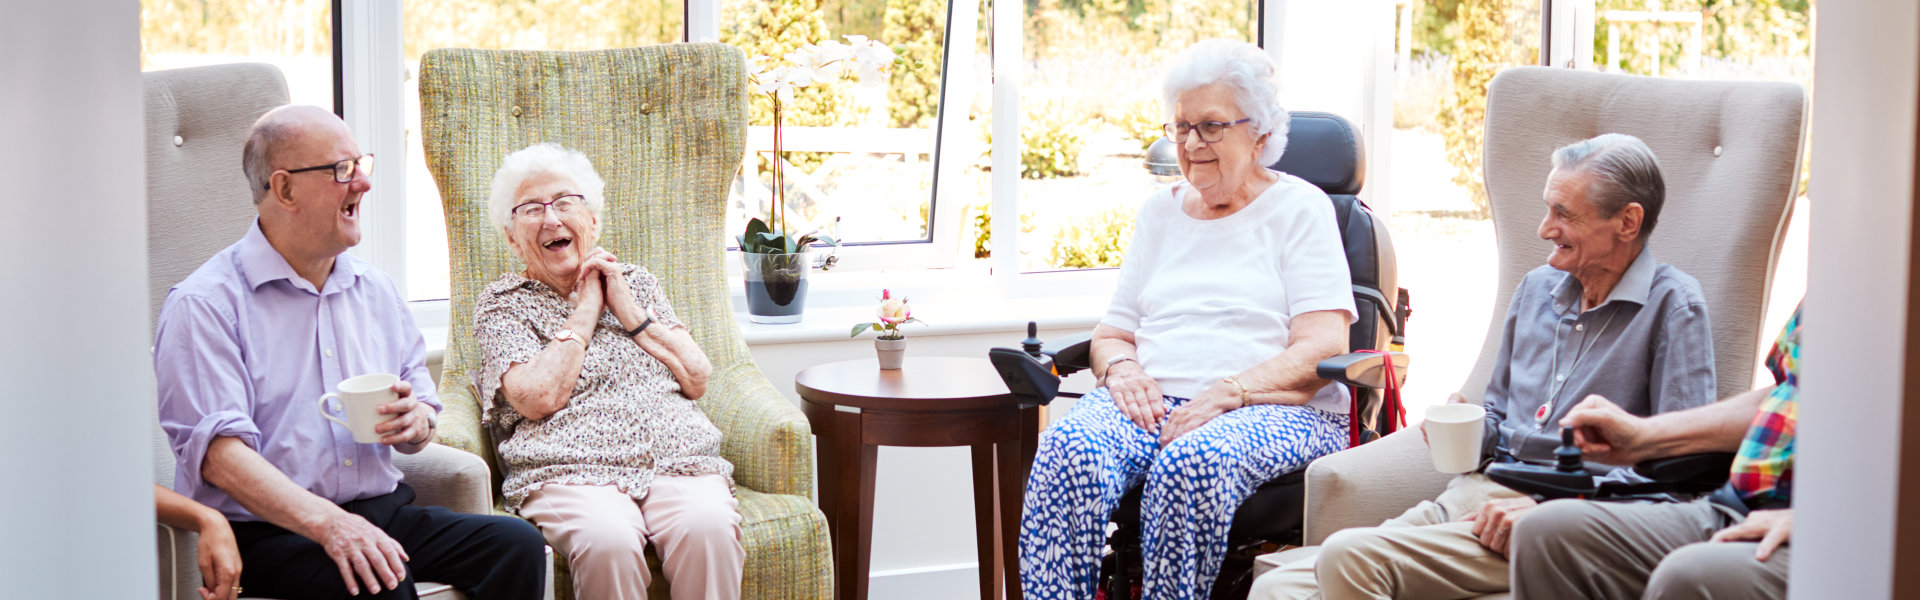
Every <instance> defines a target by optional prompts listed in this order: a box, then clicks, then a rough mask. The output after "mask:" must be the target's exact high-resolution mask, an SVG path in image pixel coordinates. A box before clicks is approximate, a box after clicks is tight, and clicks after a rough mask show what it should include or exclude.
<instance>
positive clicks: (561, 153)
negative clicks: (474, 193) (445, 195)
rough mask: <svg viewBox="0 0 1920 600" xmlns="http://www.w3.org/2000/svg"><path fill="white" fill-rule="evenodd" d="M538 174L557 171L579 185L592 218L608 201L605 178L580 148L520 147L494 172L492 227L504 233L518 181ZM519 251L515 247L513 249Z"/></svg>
mask: <svg viewBox="0 0 1920 600" xmlns="http://www.w3.org/2000/svg"><path fill="white" fill-rule="evenodd" d="M541 173H558V174H561V175H566V176H567V177H570V178H572V179H573V184H574V185H577V186H580V189H579V192H580V195H581V196H584V197H585V198H586V199H587V211H588V212H590V213H591V214H593V216H595V217H599V216H600V208H601V207H603V206H605V205H606V203H607V199H606V194H605V192H606V190H607V180H605V179H601V178H600V174H599V173H598V172H595V171H594V170H593V161H591V160H587V155H585V154H581V153H580V151H579V150H568V149H566V148H563V147H561V146H560V145H559V144H534V145H532V146H527V147H526V148H522V149H520V150H518V151H516V152H514V153H513V154H508V155H507V158H505V159H504V160H501V161H500V170H498V171H494V172H493V191H492V193H491V194H490V195H489V196H488V197H487V215H488V216H489V217H491V218H492V220H493V228H494V229H496V230H498V231H499V232H500V235H503V236H504V235H506V234H507V229H508V228H509V227H512V226H513V205H514V202H515V201H516V200H518V198H515V197H514V195H515V193H517V192H519V191H520V184H521V183H522V182H525V181H526V180H527V178H529V177H533V176H534V175H539V174H541ZM509 246H511V244H509ZM515 252H516V253H517V252H518V251H517V250H516V251H515Z"/></svg>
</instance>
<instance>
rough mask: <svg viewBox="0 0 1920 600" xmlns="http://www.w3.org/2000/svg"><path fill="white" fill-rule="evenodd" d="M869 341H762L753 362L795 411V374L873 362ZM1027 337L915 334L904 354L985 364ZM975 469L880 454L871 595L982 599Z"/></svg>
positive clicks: (962, 461)
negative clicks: (995, 350) (991, 354)
mask: <svg viewBox="0 0 1920 600" xmlns="http://www.w3.org/2000/svg"><path fill="white" fill-rule="evenodd" d="M917 312H919V311H917ZM929 314H931V313H929ZM1096 316H1097V315H1096ZM929 318H931V317H929ZM809 320H812V317H811V316H809ZM1090 329H1091V326H1088V327H1085V328H1075V329H1053V330H1042V331H1041V332H1040V337H1041V338H1043V339H1052V338H1055V337H1059V336H1063V335H1069V334H1072V333H1076V332H1085V331H1088V330H1090ZM841 331H843V332H844V329H842V330H841ZM909 333H913V332H911V331H909ZM841 335H842V336H844V335H845V334H844V333H841ZM871 337H872V336H871V335H868V336H865V337H862V338H859V339H853V340H838V341H824V342H806V343H791V344H772V343H759V344H754V345H753V358H754V361H755V362H756V363H758V364H759V365H760V370H761V371H764V372H765V373H766V374H767V378H768V379H770V380H772V381H773V382H774V387H776V388H779V389H780V391H781V392H782V393H785V394H786V395H787V399H788V400H791V401H793V402H794V404H795V405H796V406H797V405H799V402H800V398H799V395H798V394H796V393H795V392H794V389H793V384H792V381H793V377H794V375H795V374H797V373H799V372H800V370H801V369H804V368H806V367H808V366H812V365H816V364H821V363H827V362H833V361H838V360H848V359H855V358H870V357H872V356H873V342H872V340H871V339H870V338H871ZM1024 337H1026V331H1024V330H1021V331H1012V330H1008V331H1005V332H992V333H971V334H963V335H924V334H922V335H913V336H912V337H911V338H909V344H910V346H909V347H908V350H907V353H908V354H909V355H911V356H977V357H980V358H981V359H983V360H984V359H985V358H986V355H987V349H988V348H992V347H994V346H1006V347H1018V346H1019V342H1020V339H1021V338H1024ZM1088 378H1089V376H1088V375H1078V376H1076V377H1075V379H1074V380H1070V381H1071V382H1072V384H1070V385H1069V388H1070V389H1076V390H1082V389H1084V388H1085V387H1087V386H1088V385H1089V383H1088V382H1087V381H1086V380H1087V379H1088ZM1071 406H1072V401H1071V400H1062V401H1059V402H1055V403H1054V404H1053V407H1052V408H1051V409H1050V410H1051V416H1052V417H1053V418H1055V419H1057V418H1059V417H1060V416H1061V415H1064V414H1066V410H1067V409H1068V408H1069V407H1071ZM972 469H973V467H972V462H971V460H970V458H969V454H968V451H967V449H966V448H965V447H953V448H895V447H881V448H880V452H879V464H878V465H877V466H876V467H875V475H874V482H875V483H874V501H873V528H874V533H873V546H872V548H873V564H872V567H871V571H870V572H871V573H872V576H873V579H872V587H871V588H870V590H871V591H870V593H869V596H870V597H872V598H875V599H876V600H888V599H893V598H913V599H915V600H942V599H949V598H950V599H953V600H962V599H966V598H979V597H980V591H979V579H978V578H977V573H978V571H976V570H975V569H976V567H977V566H978V561H979V557H978V556H977V555H976V554H975V552H976V550H975V546H974V530H973V480H972V475H971V473H972V472H973V471H972Z"/></svg>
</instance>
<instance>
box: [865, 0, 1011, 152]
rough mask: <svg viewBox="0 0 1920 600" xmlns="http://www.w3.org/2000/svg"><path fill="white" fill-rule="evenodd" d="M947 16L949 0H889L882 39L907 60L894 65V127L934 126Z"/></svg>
mask: <svg viewBox="0 0 1920 600" xmlns="http://www.w3.org/2000/svg"><path fill="white" fill-rule="evenodd" d="M946 15H947V2H946V0H887V29H886V33H885V34H883V35H882V36H881V37H880V38H879V39H880V41H882V42H886V43H887V44H888V45H891V46H893V48H894V51H895V52H897V53H899V55H900V58H903V59H905V60H906V61H907V64H906V65H898V66H896V67H895V68H894V70H893V75H892V77H891V81H890V84H889V85H888V86H887V120H888V121H890V122H891V123H892V124H893V126H894V127H914V128H924V127H932V126H933V119H934V117H935V116H937V115H938V111H939V108H940V59H941V56H940V47H941V44H942V43H943V42H944V38H945V36H946V28H945V23H944V22H945V21H946ZM982 37H985V36H982ZM906 66H911V67H912V68H901V67H906Z"/></svg>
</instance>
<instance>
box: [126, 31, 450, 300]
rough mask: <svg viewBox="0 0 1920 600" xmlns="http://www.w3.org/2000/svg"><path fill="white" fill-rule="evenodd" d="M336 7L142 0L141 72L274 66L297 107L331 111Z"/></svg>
mask: <svg viewBox="0 0 1920 600" xmlns="http://www.w3.org/2000/svg"><path fill="white" fill-rule="evenodd" d="M330 6H331V3H330V2H328V0H287V1H285V2H274V3H260V2H252V1H249V0H141V2H140V70H142V71H157V70H162V69H180V68H185V67H198V66H203V65H216V64H224V63H237V62H254V63H268V64H271V65H273V66H275V67H279V68H280V73H281V74H282V75H284V76H286V78H287V93H288V95H289V97H291V98H292V100H293V103H294V104H311V105H314V106H319V107H321V108H325V109H327V110H333V25H332V20H333V16H332V9H331V8H329V7H330ZM236 168H237V167H236ZM442 270H445V269H442Z"/></svg>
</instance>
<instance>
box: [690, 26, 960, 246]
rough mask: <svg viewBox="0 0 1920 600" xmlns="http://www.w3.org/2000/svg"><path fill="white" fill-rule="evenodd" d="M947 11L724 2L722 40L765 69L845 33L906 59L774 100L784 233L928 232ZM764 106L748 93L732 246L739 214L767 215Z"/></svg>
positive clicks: (872, 240) (914, 236)
mask: <svg viewBox="0 0 1920 600" xmlns="http://www.w3.org/2000/svg"><path fill="white" fill-rule="evenodd" d="M947 12H948V6H947V0H726V1H725V2H722V3H721V12H720V18H719V27H720V41H722V42H725V43H728V44H732V45H734V46H737V47H739V48H740V49H741V50H743V51H745V52H746V53H747V55H748V56H750V57H756V56H764V57H767V59H766V65H765V66H767V67H768V68H776V67H779V66H783V65H786V64H787V60H786V59H785V58H784V57H785V56H786V55H787V54H788V53H790V52H793V51H794V50H795V49H796V48H799V47H801V46H802V45H806V44H814V43H818V42H822V41H834V42H840V43H847V42H848V41H849V38H848V36H859V37H864V38H868V39H873V40H879V41H881V42H883V43H885V44H887V45H888V46H890V47H892V48H893V49H894V50H895V52H897V53H898V54H899V56H900V57H901V58H903V59H905V62H906V64H904V65H896V68H895V69H894V70H893V72H892V73H891V74H890V75H889V76H886V77H884V78H881V79H879V80H874V81H869V82H865V84H864V85H863V84H862V83H857V82H855V81H852V80H827V81H820V82H815V83H813V84H812V85H810V86H807V87H805V88H801V89H799V90H796V91H794V92H793V93H792V95H791V96H789V97H786V98H785V99H784V100H783V101H782V106H783V111H782V119H781V126H782V128H783V132H782V135H783V140H782V145H783V147H784V150H785V161H784V164H783V165H781V166H782V168H783V173H784V179H783V183H781V187H782V189H783V191H784V194H783V196H784V198H785V200H784V203H785V206H786V214H785V218H786V219H787V229H789V230H791V231H793V232H796V233H800V232H807V231H812V230H815V229H823V230H825V231H827V232H828V233H829V234H831V235H833V236H834V237H836V238H838V239H839V240H840V241H842V242H843V243H848V244H855V245H891V244H889V243H900V242H927V241H931V240H932V239H933V235H934V233H933V231H932V224H933V222H934V215H935V213H934V207H935V199H934V188H935V185H934V173H935V171H934V157H935V155H936V154H935V144H936V143H937V140H936V137H935V136H936V134H937V133H938V132H939V131H940V129H939V128H938V127H937V124H938V123H937V120H938V117H939V115H940V96H941V72H942V70H943V61H944V59H945V40H946V29H947ZM854 39H858V38H854ZM772 104H773V103H772V100H771V98H769V97H767V96H765V95H756V96H755V98H754V100H753V103H752V109H751V111H752V114H751V118H750V122H751V126H750V127H749V131H748V136H747V139H748V151H749V153H750V154H751V155H752V156H753V158H752V159H751V160H748V161H746V162H745V163H744V164H743V167H744V168H743V169H742V171H741V173H740V175H739V176H738V177H736V178H735V181H734V186H733V189H732V191H731V193H730V194H729V204H728V210H727V226H726V231H727V232H728V236H729V242H730V245H731V236H732V235H734V234H737V233H738V232H740V231H743V230H744V228H745V225H746V222H747V220H748V219H750V218H756V217H757V218H760V219H763V220H766V219H769V217H768V214H769V212H770V211H771V210H772V200H773V191H774V190H773V186H774V185H775V179H774V173H773V171H774V166H775V165H774V161H775V160H776V159H775V156H774V154H773V149H774V148H773V130H772V125H773V124H774V123H773V110H772V108H773V106H772ZM919 254H920V255H922V256H924V255H925V253H919ZM866 262H867V263H868V264H880V263H883V262H885V261H866Z"/></svg>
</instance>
